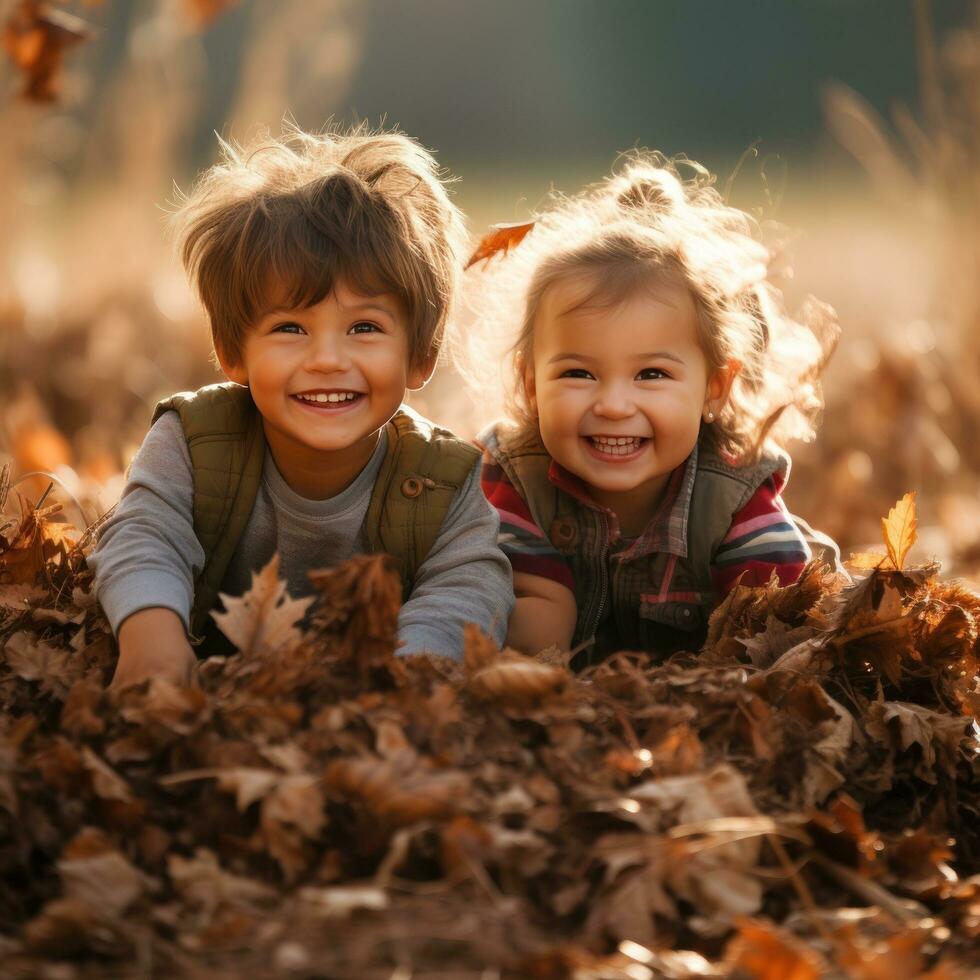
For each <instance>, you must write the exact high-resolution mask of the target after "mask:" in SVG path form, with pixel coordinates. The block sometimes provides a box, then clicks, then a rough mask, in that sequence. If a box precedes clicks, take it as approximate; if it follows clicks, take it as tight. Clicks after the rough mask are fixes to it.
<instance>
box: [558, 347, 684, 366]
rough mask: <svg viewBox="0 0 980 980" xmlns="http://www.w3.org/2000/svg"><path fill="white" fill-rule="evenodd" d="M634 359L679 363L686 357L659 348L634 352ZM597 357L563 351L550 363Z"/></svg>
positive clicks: (591, 360)
mask: <svg viewBox="0 0 980 980" xmlns="http://www.w3.org/2000/svg"><path fill="white" fill-rule="evenodd" d="M633 359H634V360H637V361H656V360H663V361H676V362H677V363H678V364H683V363H684V358H682V357H679V356H678V355H677V354H672V353H671V352H670V351H668V350H657V351H650V352H649V353H646V354H634V355H633ZM595 360H596V358H594V357H590V356H589V355H588V354H574V353H569V352H565V351H562V352H561V353H560V354H555V356H554V357H552V358H550V359H549V360H548V363H549V364H554V363H555V362H556V361H589V362H593V361H595Z"/></svg>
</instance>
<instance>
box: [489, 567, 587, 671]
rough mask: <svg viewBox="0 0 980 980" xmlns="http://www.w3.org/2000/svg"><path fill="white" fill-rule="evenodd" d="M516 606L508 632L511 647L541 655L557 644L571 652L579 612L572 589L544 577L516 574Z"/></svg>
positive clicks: (523, 573)
mask: <svg viewBox="0 0 980 980" xmlns="http://www.w3.org/2000/svg"><path fill="white" fill-rule="evenodd" d="M514 595H515V596H516V599H517V601H516V603H515V605H514V612H513V614H512V615H511V617H510V625H509V626H508V628H507V646H509V647H513V648H514V649H515V650H522V651H523V652H524V653H531V654H533V653H537V652H538V651H539V650H543V649H544V648H545V647H549V646H551V645H552V644H555V643H557V644H558V647H559V649H561V650H567V649H568V648H569V647H570V646H571V645H572V637H573V635H574V634H575V620H576V618H577V616H578V610H577V609H576V606H575V596H574V595H573V594H572V591H571V589H569V588H568V587H567V586H565V585H562V584H561V582H555V581H553V580H552V579H549V578H543V577H542V576H541V575H528V574H527V573H526V572H514Z"/></svg>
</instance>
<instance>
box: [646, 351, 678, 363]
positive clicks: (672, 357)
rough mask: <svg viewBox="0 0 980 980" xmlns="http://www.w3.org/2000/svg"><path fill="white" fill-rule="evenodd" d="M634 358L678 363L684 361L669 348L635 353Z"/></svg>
mask: <svg viewBox="0 0 980 980" xmlns="http://www.w3.org/2000/svg"><path fill="white" fill-rule="evenodd" d="M636 359H637V360H638V361H656V360H664V361H676V362H677V363H678V364H683V363H684V358H683V357H679V356H678V355H677V354H672V353H671V352H670V351H669V350H655V351H651V352H650V353H648V354H637V355H636Z"/></svg>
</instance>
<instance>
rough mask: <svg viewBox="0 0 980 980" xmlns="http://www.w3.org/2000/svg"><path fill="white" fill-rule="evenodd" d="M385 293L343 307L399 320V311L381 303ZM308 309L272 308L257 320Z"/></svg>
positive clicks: (261, 313) (260, 312)
mask: <svg viewBox="0 0 980 980" xmlns="http://www.w3.org/2000/svg"><path fill="white" fill-rule="evenodd" d="M383 295H384V294H383V293H380V294H378V296H372V297H371V298H370V299H367V300H365V301H364V302H362V301H360V300H358V301H357V302H356V303H351V304H350V305H349V306H341V309H343V310H344V311H345V312H348V313H350V312H352V311H353V310H359V311H361V312H363V311H365V310H375V311H376V312H378V313H385V314H387V315H388V316H390V317H392V318H393V319H397V317H398V313H397V310H396V309H395V308H394V307H393V306H390V305H389V304H388V303H384V302H379V300H380V298H381V296H383ZM304 309H307V307H302V306H270V307H269V308H267V309H264V310H260V311H259V315H258V317H257V318H256V319H258V320H264V319H265V318H266V317H267V316H280V315H282V314H285V313H302V312H303V310H304Z"/></svg>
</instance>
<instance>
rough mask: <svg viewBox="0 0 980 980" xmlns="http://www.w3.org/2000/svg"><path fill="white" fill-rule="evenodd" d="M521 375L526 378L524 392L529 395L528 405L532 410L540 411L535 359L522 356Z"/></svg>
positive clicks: (519, 363)
mask: <svg viewBox="0 0 980 980" xmlns="http://www.w3.org/2000/svg"><path fill="white" fill-rule="evenodd" d="M518 368H519V370H520V373H521V377H522V378H523V379H524V392H525V394H526V395H527V405H528V408H530V409H531V411H532V412H534V413H537V411H538V394H537V388H536V386H535V383H534V361H532V360H531V358H529V357H528V358H523V357H522V358H521V359H520V360H519V361H518Z"/></svg>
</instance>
